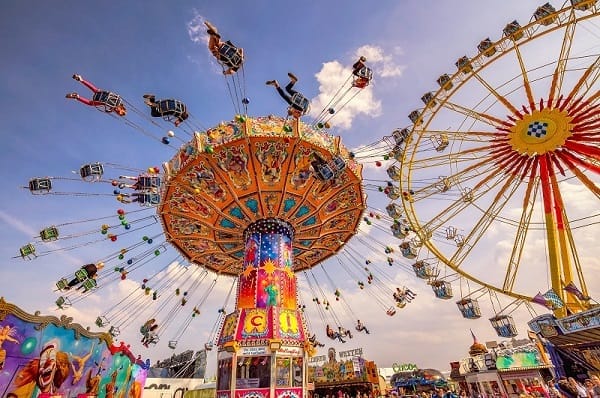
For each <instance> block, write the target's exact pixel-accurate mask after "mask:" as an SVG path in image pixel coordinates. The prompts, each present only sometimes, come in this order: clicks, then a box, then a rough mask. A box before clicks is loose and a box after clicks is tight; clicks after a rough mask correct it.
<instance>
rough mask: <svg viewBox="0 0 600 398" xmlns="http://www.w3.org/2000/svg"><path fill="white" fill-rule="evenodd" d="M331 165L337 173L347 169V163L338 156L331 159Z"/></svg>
mask: <svg viewBox="0 0 600 398" xmlns="http://www.w3.org/2000/svg"><path fill="white" fill-rule="evenodd" d="M331 164H332V166H333V168H334V170H335V171H336V173H339V172H341V171H343V170H344V169H345V168H346V161H345V160H344V158H343V157H341V156H339V155H336V156H334V157H333V158H332V159H331Z"/></svg>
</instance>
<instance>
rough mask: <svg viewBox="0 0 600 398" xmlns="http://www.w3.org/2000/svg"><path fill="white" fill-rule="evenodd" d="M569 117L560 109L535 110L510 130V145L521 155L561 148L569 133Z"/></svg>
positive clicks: (532, 154) (542, 152)
mask: <svg viewBox="0 0 600 398" xmlns="http://www.w3.org/2000/svg"><path fill="white" fill-rule="evenodd" d="M571 119H572V118H571V117H570V116H569V115H568V114H567V113H566V112H564V111H561V110H560V109H543V110H535V111H533V112H532V113H531V114H527V115H523V117H522V118H521V119H520V120H517V122H516V123H515V125H514V126H513V127H512V128H511V132H512V134H511V135H510V140H509V142H510V145H511V146H512V148H513V149H514V150H515V151H517V152H519V153H520V154H522V155H529V156H534V155H540V154H544V153H547V152H552V151H555V150H557V149H559V148H561V147H562V146H563V145H564V144H565V141H566V140H567V138H569V137H570V136H571V134H572V132H571V128H572V125H571Z"/></svg>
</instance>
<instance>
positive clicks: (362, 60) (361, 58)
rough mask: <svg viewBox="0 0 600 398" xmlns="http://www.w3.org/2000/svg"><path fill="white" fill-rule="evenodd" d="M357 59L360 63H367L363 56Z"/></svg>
mask: <svg viewBox="0 0 600 398" xmlns="http://www.w3.org/2000/svg"><path fill="white" fill-rule="evenodd" d="M359 59H360V62H367V59H366V58H365V57H363V56H361V57H360V58H359Z"/></svg>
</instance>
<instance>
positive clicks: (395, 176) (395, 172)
mask: <svg viewBox="0 0 600 398" xmlns="http://www.w3.org/2000/svg"><path fill="white" fill-rule="evenodd" d="M387 175H388V177H390V178H391V179H392V180H394V181H400V167H398V166H396V165H395V164H393V165H391V166H390V167H388V168H387Z"/></svg>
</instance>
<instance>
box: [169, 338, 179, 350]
mask: <svg viewBox="0 0 600 398" xmlns="http://www.w3.org/2000/svg"><path fill="white" fill-rule="evenodd" d="M167 345H168V346H169V348H170V349H172V350H174V349H175V348H176V347H177V340H170V341H169V344H167Z"/></svg>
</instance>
